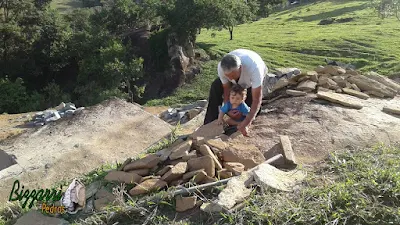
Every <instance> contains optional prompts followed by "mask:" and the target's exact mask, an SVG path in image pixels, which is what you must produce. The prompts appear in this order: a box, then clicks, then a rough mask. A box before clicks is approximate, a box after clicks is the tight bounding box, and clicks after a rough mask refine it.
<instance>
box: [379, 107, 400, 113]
mask: <svg viewBox="0 0 400 225" xmlns="http://www.w3.org/2000/svg"><path fill="white" fill-rule="evenodd" d="M382 111H383V112H385V113H392V114H396V115H400V106H385V107H383V109H382Z"/></svg>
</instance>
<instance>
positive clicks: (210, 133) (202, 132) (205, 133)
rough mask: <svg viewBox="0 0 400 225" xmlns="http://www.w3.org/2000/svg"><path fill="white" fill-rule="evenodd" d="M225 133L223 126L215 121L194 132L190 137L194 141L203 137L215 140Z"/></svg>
mask: <svg viewBox="0 0 400 225" xmlns="http://www.w3.org/2000/svg"><path fill="white" fill-rule="evenodd" d="M223 132H224V129H223V127H222V126H221V125H219V124H218V121H217V120H215V121H213V122H211V123H208V124H206V125H203V126H201V127H200V128H199V129H197V130H196V131H195V132H193V133H192V134H191V135H190V137H191V138H192V139H194V138H196V137H203V138H205V139H210V138H214V137H216V136H218V135H221V134H222V133H223Z"/></svg>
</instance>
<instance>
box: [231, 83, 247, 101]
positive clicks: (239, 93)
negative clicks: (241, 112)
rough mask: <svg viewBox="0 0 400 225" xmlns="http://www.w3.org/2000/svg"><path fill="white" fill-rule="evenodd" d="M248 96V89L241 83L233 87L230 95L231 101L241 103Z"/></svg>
mask: <svg viewBox="0 0 400 225" xmlns="http://www.w3.org/2000/svg"><path fill="white" fill-rule="evenodd" d="M246 97H247V90H246V89H244V88H242V86H240V85H239V84H235V85H233V86H232V88H231V93H230V95H229V101H230V103H231V104H235V105H239V104H240V103H242V102H243V101H244V100H245V99H246Z"/></svg>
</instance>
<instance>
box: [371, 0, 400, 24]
mask: <svg viewBox="0 0 400 225" xmlns="http://www.w3.org/2000/svg"><path fill="white" fill-rule="evenodd" d="M372 4H373V6H374V8H375V10H376V11H377V12H378V13H379V16H380V17H381V18H387V17H390V16H395V17H396V18H397V19H398V20H399V21H400V0H379V1H373V3H372Z"/></svg>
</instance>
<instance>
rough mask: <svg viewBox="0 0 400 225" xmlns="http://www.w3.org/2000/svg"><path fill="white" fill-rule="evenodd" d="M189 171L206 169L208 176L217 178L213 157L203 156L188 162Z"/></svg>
mask: <svg viewBox="0 0 400 225" xmlns="http://www.w3.org/2000/svg"><path fill="white" fill-rule="evenodd" d="M187 164H188V167H189V171H195V170H200V169H204V171H205V172H206V173H207V175H208V176H210V177H214V176H215V163H214V160H213V158H212V157H211V156H209V155H207V156H202V157H199V158H195V159H190V160H189V161H188V163H187Z"/></svg>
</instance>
